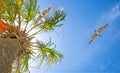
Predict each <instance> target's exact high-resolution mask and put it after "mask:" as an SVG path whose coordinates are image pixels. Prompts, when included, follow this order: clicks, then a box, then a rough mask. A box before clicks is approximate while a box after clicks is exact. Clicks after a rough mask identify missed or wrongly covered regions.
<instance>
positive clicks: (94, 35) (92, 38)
mask: <svg viewBox="0 0 120 73" xmlns="http://www.w3.org/2000/svg"><path fill="white" fill-rule="evenodd" d="M96 36H97V34H96V33H94V34H93V36H92V37H91V39H90V41H89V44H90V43H92V42H93V40H94V39H95V37H96Z"/></svg>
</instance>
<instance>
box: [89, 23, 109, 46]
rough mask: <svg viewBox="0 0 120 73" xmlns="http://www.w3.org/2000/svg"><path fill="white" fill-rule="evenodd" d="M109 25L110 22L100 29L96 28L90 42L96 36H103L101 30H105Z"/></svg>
mask: <svg viewBox="0 0 120 73" xmlns="http://www.w3.org/2000/svg"><path fill="white" fill-rule="evenodd" d="M107 26H108V24H105V25H103V26H102V27H100V28H99V29H98V30H94V31H95V33H94V34H93V35H92V37H91V39H90V41H89V44H90V43H92V42H93V40H94V39H95V38H96V36H100V37H101V35H100V32H101V31H102V30H104V29H105V28H106V27H107Z"/></svg>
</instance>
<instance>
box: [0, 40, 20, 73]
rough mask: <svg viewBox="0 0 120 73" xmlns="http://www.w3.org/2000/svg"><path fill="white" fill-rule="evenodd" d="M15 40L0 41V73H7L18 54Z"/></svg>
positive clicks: (18, 49)
mask: <svg viewBox="0 0 120 73" xmlns="http://www.w3.org/2000/svg"><path fill="white" fill-rule="evenodd" d="M20 50H21V46H20V43H19V41H18V40H17V39H0V73H9V70H10V67H11V64H12V63H13V62H14V60H15V59H16V57H17V56H18V54H19V53H20Z"/></svg>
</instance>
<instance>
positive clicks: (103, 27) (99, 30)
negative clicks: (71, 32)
mask: <svg viewBox="0 0 120 73" xmlns="http://www.w3.org/2000/svg"><path fill="white" fill-rule="evenodd" d="M107 26H108V24H105V25H103V26H102V27H100V28H99V29H98V30H97V31H98V33H100V32H101V31H102V30H104V29H105V28H106V27H107Z"/></svg>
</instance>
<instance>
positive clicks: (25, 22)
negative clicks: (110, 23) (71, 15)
mask: <svg viewBox="0 0 120 73" xmlns="http://www.w3.org/2000/svg"><path fill="white" fill-rule="evenodd" d="M51 8H52V7H51V6H50V7H48V8H46V9H45V10H43V11H42V12H40V9H39V7H38V5H37V0H1V1H0V21H1V23H0V25H1V26H2V27H1V29H0V32H1V33H0V46H1V47H2V48H4V49H5V51H8V52H10V53H7V52H4V51H1V50H4V49H2V48H0V51H1V52H0V53H1V54H2V55H3V52H4V53H7V56H8V57H7V58H8V59H5V60H7V62H8V63H9V64H7V63H6V65H5V66H8V65H9V66H8V67H7V68H8V70H7V72H8V73H11V72H16V73H27V72H28V73H29V72H30V71H29V63H28V62H29V60H33V61H36V60H37V61H39V65H42V64H43V63H44V64H45V65H46V66H47V67H49V66H51V65H52V64H53V63H56V62H59V61H60V60H61V59H62V58H63V55H62V54H61V53H60V52H59V51H57V50H55V44H54V43H53V42H52V41H51V39H50V41H48V42H43V41H39V40H36V41H32V39H34V38H36V35H37V34H39V36H41V35H40V32H49V31H54V30H55V28H56V27H61V26H62V25H63V24H61V23H60V22H61V21H63V20H64V19H65V17H66V13H65V11H64V10H63V8H58V9H56V10H54V11H53V13H51V14H49V11H50V10H51ZM3 23H4V24H3ZM7 28H9V29H7ZM14 43H15V44H14ZM5 44H6V46H3V45H5ZM8 44H9V45H8ZM13 44H14V45H16V46H14V45H13ZM6 48H7V49H6ZM11 48H12V49H11ZM12 54H13V55H14V56H13V55H12ZM1 57H5V56H0V58H1ZM9 57H12V58H9ZM5 60H0V62H1V63H2V62H3V61H5ZM1 63H0V70H1V69H4V71H5V70H6V69H7V68H6V69H5V68H4V67H3V66H2V64H1ZM1 66H2V68H1ZM7 72H6V73H7ZM0 73H2V71H1V72H0ZM4 73H5V72H4Z"/></svg>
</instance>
